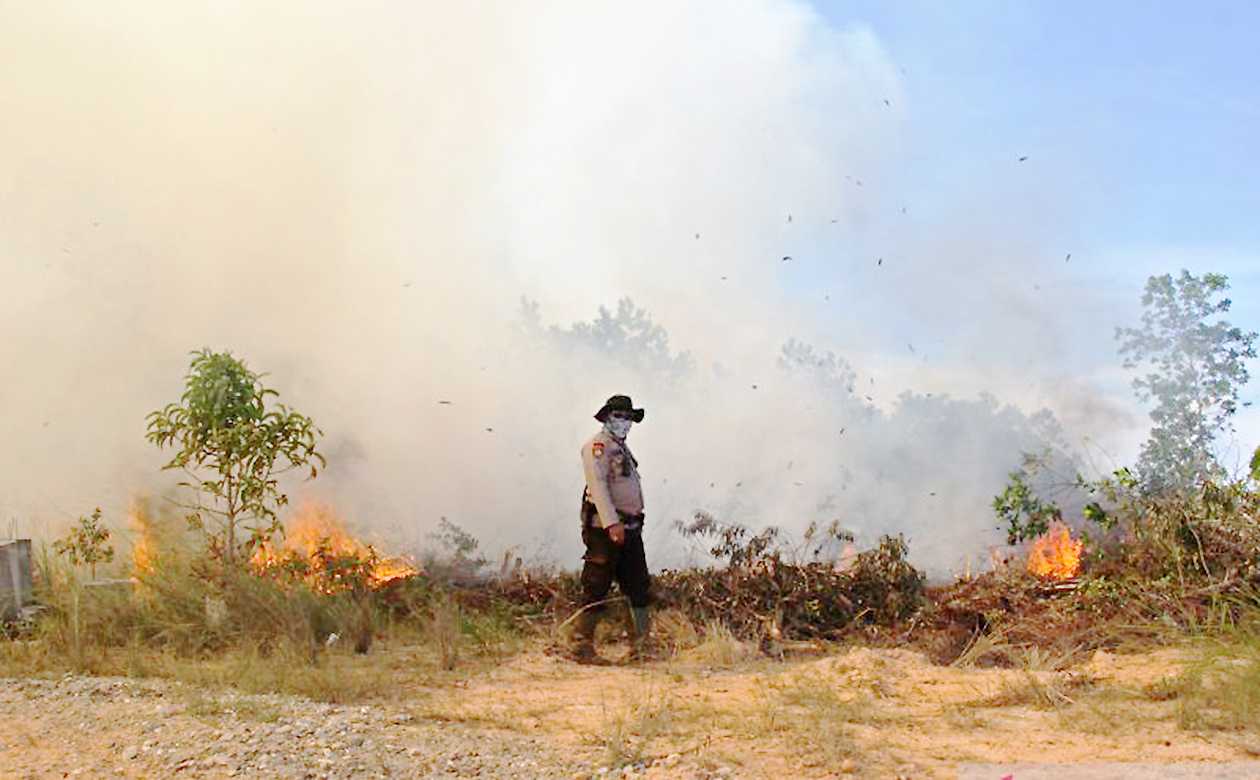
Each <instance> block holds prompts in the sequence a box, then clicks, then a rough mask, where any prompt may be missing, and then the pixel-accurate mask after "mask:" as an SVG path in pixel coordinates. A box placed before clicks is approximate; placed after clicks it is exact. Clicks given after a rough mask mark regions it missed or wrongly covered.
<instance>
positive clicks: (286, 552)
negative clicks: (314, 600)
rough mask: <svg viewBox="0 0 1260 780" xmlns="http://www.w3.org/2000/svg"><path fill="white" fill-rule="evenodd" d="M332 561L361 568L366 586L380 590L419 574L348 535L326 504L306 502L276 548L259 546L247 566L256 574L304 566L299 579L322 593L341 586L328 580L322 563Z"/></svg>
mask: <svg viewBox="0 0 1260 780" xmlns="http://www.w3.org/2000/svg"><path fill="white" fill-rule="evenodd" d="M331 558H336V559H344V560H346V561H349V562H352V563H353V565H354V566H355V567H359V566H361V567H363V568H364V569H365V573H366V578H367V582H368V585H369V586H370V587H372V588H374V589H375V588H381V587H384V586H385V585H386V584H388V583H390V582H392V581H394V580H397V579H400V578H402V577H412V576H414V575H416V574H419V573H420V571H419V569H417V568H416V566H415V565H414V564H413V563H412V562H411V561H409V560H407V559H405V558H382V557H381V556H380V555H379V554H378V553H377V552H376V550H375V549H374V548H373V547H372V546H371V545H368V544H364V543H363V542H361V541H359V540H358V539H355V538H354V537H353V536H351V535H350V534H349V533H348V532H347V531H346V529H345V527H344V526H343V525H342V524H341V521H340V520H339V519H338V518H337V514H336V512H334V511H333V509H332V507H330V506H328V505H326V504H317V503H307V504H304V505H303V506H302V507H301V508H299V509H298V511H297V512H296V513H295V514H294V515H293V516H291V517H290V518H289V519H288V521H287V522H286V523H285V534H284V541H283V543H281V544H280V545H279V546H278V547H277V546H275V545H273V544H269V543H268V544H262V545H259V546H258V548H257V549H255V550H254V555H253V557H252V558H251V561H250V562H251V564H252V565H253V567H254V570H255V571H257V572H258V573H259V574H267V573H271V572H274V571H277V570H280V569H282V568H284V567H286V566H287V565H288V564H289V563H298V564H303V565H305V566H306V567H307V568H306V571H305V574H304V576H303V579H305V580H306V582H307V583H308V584H310V585H311V586H313V587H315V588H317V589H319V590H323V591H334V590H339V589H341V588H342V587H346V586H345V585H342V584H340V583H339V582H338V581H336V579H335V578H333V579H330V578H329V576H328V572H327V570H326V569H325V568H324V566H323V564H324V562H325V561H326V560H328V559H331Z"/></svg>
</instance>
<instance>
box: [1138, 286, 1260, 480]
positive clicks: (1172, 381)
mask: <svg viewBox="0 0 1260 780" xmlns="http://www.w3.org/2000/svg"><path fill="white" fill-rule="evenodd" d="M1228 289H1229V280H1228V278H1227V277H1225V276H1224V275H1222V274H1213V273H1208V274H1204V275H1203V276H1202V277H1197V276H1192V275H1191V274H1190V272H1189V271H1184V270H1183V271H1182V272H1181V275H1180V276H1178V277H1177V278H1176V279H1174V278H1173V277H1172V276H1171V275H1169V274H1164V275H1163V276H1152V277H1151V278H1150V279H1148V280H1147V282H1146V291H1145V293H1144V294H1143V296H1142V305H1143V306H1144V307H1145V308H1146V310H1145V312H1144V313H1143V314H1142V325H1141V327H1140V328H1117V329H1116V338H1117V339H1118V340H1119V341H1120V342H1121V344H1120V354H1121V356H1122V357H1123V358H1124V366H1125V368H1140V367H1141V368H1144V369H1145V370H1146V372H1147V373H1145V374H1143V375H1141V376H1139V377H1137V378H1136V379H1134V380H1133V388H1134V390H1135V391H1136V392H1137V395H1138V397H1139V398H1140V399H1141V400H1143V401H1151V400H1154V402H1155V408H1154V409H1153V410H1152V411H1151V420H1152V421H1153V422H1154V426H1153V427H1152V428H1151V436H1150V439H1149V440H1147V442H1146V443H1145V444H1144V445H1143V446H1142V451H1141V455H1140V456H1139V459H1138V464H1137V473H1138V477H1139V479H1140V480H1141V483H1142V487H1143V489H1144V490H1146V491H1148V492H1151V493H1160V492H1164V491H1168V490H1187V489H1190V488H1193V487H1194V486H1195V485H1197V484H1198V483H1199V482H1201V481H1203V480H1205V479H1218V478H1220V477H1222V476H1224V474H1223V469H1222V468H1221V467H1220V465H1219V464H1218V463H1217V462H1216V458H1215V456H1214V455H1213V452H1212V444H1213V442H1214V440H1215V439H1216V437H1217V435H1218V434H1220V433H1222V432H1225V431H1228V430H1232V426H1231V422H1230V418H1231V417H1233V415H1234V413H1235V412H1236V411H1237V409H1238V389H1239V388H1240V387H1242V386H1243V385H1244V384H1246V383H1247V380H1248V378H1249V377H1248V374H1247V369H1246V363H1245V361H1247V360H1248V359H1250V358H1254V357H1255V356H1256V350H1255V340H1256V335H1257V334H1256V333H1254V332H1244V331H1242V330H1241V329H1239V328H1237V327H1234V326H1233V325H1230V324H1229V323H1228V322H1226V321H1225V320H1223V319H1216V317H1217V315H1221V314H1225V313H1226V312H1228V311H1229V307H1230V300H1229V299H1228V298H1225V297H1223V293H1224V292H1225V291H1226V290H1228Z"/></svg>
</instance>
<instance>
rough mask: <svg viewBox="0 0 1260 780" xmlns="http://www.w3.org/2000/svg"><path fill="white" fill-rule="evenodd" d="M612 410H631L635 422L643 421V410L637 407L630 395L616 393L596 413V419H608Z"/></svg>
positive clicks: (602, 420)
mask: <svg viewBox="0 0 1260 780" xmlns="http://www.w3.org/2000/svg"><path fill="white" fill-rule="evenodd" d="M611 412H629V413H630V419H631V420H634V421H635V422H643V410H642V409H635V408H634V403H633V402H632V401H631V400H630V396H628V395H614V396H613V397H612V398H609V399H608V400H607V401H606V402H605V403H604V405H603V406H602V407H601V408H600V410H599V411H598V412H596V413H595V419H596V420H599V421H600V422H604V421H605V420H607V419H608V415H609V413H611Z"/></svg>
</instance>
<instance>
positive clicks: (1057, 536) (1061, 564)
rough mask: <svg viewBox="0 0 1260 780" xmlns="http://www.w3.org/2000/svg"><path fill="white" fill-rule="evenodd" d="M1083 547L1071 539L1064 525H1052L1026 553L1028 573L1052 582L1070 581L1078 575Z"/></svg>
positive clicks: (1083, 545)
mask: <svg viewBox="0 0 1260 780" xmlns="http://www.w3.org/2000/svg"><path fill="white" fill-rule="evenodd" d="M1084 547H1085V544H1084V542H1080V541H1077V540H1075V539H1073V538H1072V533H1071V531H1069V530H1068V527H1067V526H1066V525H1064V524H1063V523H1057V522H1056V523H1052V524H1051V525H1050V528H1049V529H1048V530H1047V531H1046V532H1045V533H1044V534H1042V535H1041V536H1038V537H1037V539H1036V540H1035V541H1034V542H1033V545H1032V549H1031V550H1029V552H1028V571H1029V572H1031V573H1032V574H1035V575H1037V576H1038V577H1045V578H1047V579H1052V580H1067V579H1071V578H1072V577H1075V576H1076V575H1077V574H1079V573H1080V570H1081V550H1082V549H1083V548H1084Z"/></svg>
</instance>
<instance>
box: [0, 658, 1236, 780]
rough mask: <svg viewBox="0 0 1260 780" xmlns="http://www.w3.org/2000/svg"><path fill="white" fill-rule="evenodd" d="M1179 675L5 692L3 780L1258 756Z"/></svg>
mask: <svg viewBox="0 0 1260 780" xmlns="http://www.w3.org/2000/svg"><path fill="white" fill-rule="evenodd" d="M386 652H388V651H386ZM1183 661H1184V657H1183V655H1182V654H1181V653H1179V652H1178V651H1172V650H1166V651H1160V652H1156V653H1151V654H1146V655H1140V656H1111V655H1107V654H1105V653H1100V654H1097V655H1095V657H1094V658H1093V660H1092V661H1090V662H1089V663H1088V664H1086V665H1084V666H1082V667H1078V668H1076V669H1074V670H1073V671H1071V672H1049V671H1044V672H1042V671H1031V672H1024V671H1018V670H974V669H971V670H967V669H955V668H946V667H937V666H933V665H931V664H930V663H928V662H926V661H925V660H924V658H923V657H922V656H920V655H917V654H914V653H910V652H905V651H895V650H871V649H865V648H856V649H851V650H848V651H845V652H842V653H839V654H836V655H830V656H826V657H821V658H814V659H808V660H797V661H789V662H772V661H760V660H754V661H741V662H736V663H734V664H732V665H730V666H726V667H722V666H719V665H714V664H712V663H703V662H701V661H700V660H699V659H692V660H688V659H687V658H686V657H682V658H678V659H674V660H672V661H669V662H661V663H656V664H650V665H647V666H644V667H612V668H592V667H579V666H575V665H573V664H569V663H566V662H564V661H560V660H558V659H555V658H551V657H549V656H546V655H543V654H541V653H537V652H530V653H526V654H523V655H520V656H517V657H515V658H514V659H512V660H511V661H509V662H507V663H505V664H503V665H501V666H499V667H498V668H496V669H494V670H492V671H490V672H488V673H484V674H479V675H477V676H476V677H473V678H470V679H466V680H461V681H457V682H455V683H454V684H453V685H451V686H449V687H440V688H435V687H423V686H419V685H416V686H414V687H408V684H407V683H405V682H402V683H400V690H399V691H398V693H397V695H396V696H395V697H394V698H393V699H392V700H391V701H390V702H389V703H388V704H377V705H371V706H334V705H325V704H313V703H311V702H307V701H305V700H301V699H297V698H293V697H284V696H243V695H237V694H234V693H230V692H209V691H204V690H201V689H196V688H191V687H187V686H182V685H179V684H176V683H169V682H161V681H134V680H116V679H89V678H65V679H61V680H56V681H45V680H5V681H0V778H10V777H13V778H25V777H62V776H81V777H110V776H115V777H167V776H176V775H178V776H187V777H232V776H248V777H295V778H298V777H373V776H376V777H452V776H458V777H474V776H480V777H592V776H595V777H600V776H605V777H611V776H635V777H647V778H675V777H678V778H696V777H700V778H704V777H710V778H711V777H749V778H760V777H773V778H787V777H837V776H841V777H843V776H853V777H880V778H886V777H897V776H903V777H914V778H952V777H955V776H957V774H958V767H959V766H960V764H963V763H965V762H975V763H983V762H988V763H992V764H999V765H1003V764H1010V763H1013V762H1022V763H1026V764H1031V763H1049V762H1070V763H1079V762H1103V763H1113V762H1144V763H1148V764H1152V763H1153V764H1172V763H1175V762H1183V763H1192V764H1201V763H1203V762H1231V761H1244V760H1251V759H1253V758H1254V756H1253V753H1252V751H1255V750H1257V746H1256V745H1255V744H1254V743H1252V742H1251V741H1250V738H1248V737H1246V736H1244V735H1239V734H1228V733H1220V732H1212V733H1207V734H1198V733H1191V732H1187V731H1184V730H1182V729H1180V728H1179V727H1178V725H1177V718H1176V709H1175V707H1176V703H1175V702H1173V701H1168V700H1162V699H1163V697H1161V696H1158V695H1152V694H1151V691H1152V690H1156V689H1158V685H1159V684H1160V681H1162V680H1167V679H1169V678H1170V677H1171V676H1172V675H1175V674H1176V673H1177V672H1178V671H1179V670H1180V668H1181V666H1182V664H1183ZM1099 776H1101V775H1099ZM1231 776H1247V775H1245V774H1242V775H1231Z"/></svg>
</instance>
